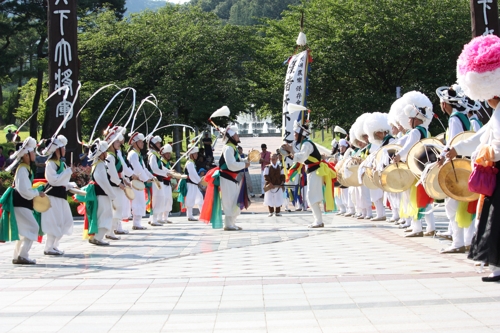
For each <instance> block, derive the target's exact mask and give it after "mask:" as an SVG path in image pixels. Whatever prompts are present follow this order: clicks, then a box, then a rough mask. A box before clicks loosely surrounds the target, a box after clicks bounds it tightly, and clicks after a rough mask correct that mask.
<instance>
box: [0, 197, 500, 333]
mask: <svg viewBox="0 0 500 333" xmlns="http://www.w3.org/2000/svg"><path fill="white" fill-rule="evenodd" d="M254 205H256V206H257V205H262V203H255V204H254ZM439 216H440V217H439V219H438V220H440V221H441V222H442V221H444V216H443V212H442V210H441V211H439ZM311 218H312V216H311V214H310V212H302V213H299V212H292V213H286V214H285V215H284V216H283V217H272V218H269V217H267V215H265V214H243V215H241V216H240V218H239V221H240V222H239V225H241V226H242V227H243V231H241V232H224V231H222V230H213V229H211V227H210V226H207V225H205V224H203V223H201V222H188V221H187V219H186V218H185V217H174V218H172V219H173V221H174V223H173V224H171V225H165V226H163V227H156V228H154V229H153V228H149V229H148V230H144V231H134V232H133V233H130V234H129V235H126V236H123V237H122V240H120V241H114V242H113V243H112V244H111V246H108V247H97V246H93V245H90V244H89V243H87V242H86V241H84V240H82V237H81V232H82V225H83V223H82V221H75V231H74V234H73V236H70V237H66V238H64V239H63V242H62V244H61V247H62V248H64V250H66V254H65V255H64V256H63V257H49V256H44V255H43V254H42V253H43V244H38V243H37V244H35V245H34V247H33V249H32V251H31V253H32V257H33V258H35V259H37V262H38V264H37V265H36V266H13V265H12V264H11V255H12V250H13V244H10V243H8V244H4V245H1V246H0V251H1V252H0V258H1V259H0V265H1V268H2V269H1V270H0V279H1V280H0V332H492V331H500V318H499V316H498V311H499V310H500V288H499V287H498V284H496V283H484V282H481V280H480V277H481V276H484V275H486V274H487V273H481V274H478V270H479V269H480V268H477V267H475V266H474V265H473V264H472V263H471V262H470V261H468V260H466V258H465V255H464V254H453V255H441V254H439V253H438V251H439V249H441V248H442V247H445V246H446V245H447V242H445V241H440V240H438V239H437V238H427V237H426V238H412V239H408V238H406V239H405V238H403V232H402V231H401V230H399V229H397V228H396V227H395V226H394V225H392V224H390V223H387V222H376V223H375V222H370V221H360V220H355V219H351V218H344V217H336V216H334V215H333V214H327V215H325V222H326V227H325V228H323V229H314V230H311V229H307V227H306V225H307V223H308V222H310V220H311ZM127 228H130V226H127Z"/></svg>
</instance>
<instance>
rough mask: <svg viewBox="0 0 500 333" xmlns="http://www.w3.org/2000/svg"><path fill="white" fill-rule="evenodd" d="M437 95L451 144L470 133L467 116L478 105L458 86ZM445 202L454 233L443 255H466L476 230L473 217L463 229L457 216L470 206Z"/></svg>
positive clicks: (442, 158) (439, 89)
mask: <svg viewBox="0 0 500 333" xmlns="http://www.w3.org/2000/svg"><path fill="white" fill-rule="evenodd" d="M436 94H437V95H438V96H439V99H440V102H441V110H442V111H443V113H445V114H446V115H447V116H448V117H449V119H448V129H447V131H446V142H450V141H451V139H453V138H454V137H455V136H457V135H458V134H460V133H463V132H464V131H470V130H471V129H472V123H471V122H470V120H469V117H468V116H467V115H468V113H469V111H470V110H471V109H474V108H476V109H477V105H478V103H477V104H476V103H475V102H473V101H471V100H470V99H469V98H468V97H467V96H465V95H464V94H463V91H462V88H461V87H460V86H459V85H457V84H454V85H452V86H451V87H440V88H438V89H437V90H436ZM445 154H446V150H445V151H443V153H442V156H441V159H440V161H439V162H438V164H439V165H442V164H443V163H444V161H445V158H444V155H445ZM444 201H445V211H446V216H447V217H448V219H449V230H450V231H451V233H452V243H451V246H449V247H447V248H445V249H442V250H441V253H465V251H466V249H467V248H468V247H470V245H471V242H472V237H474V233H475V231H476V228H475V224H474V223H473V221H472V216H471V218H470V221H469V222H470V225H469V226H468V227H466V228H463V227H460V226H459V225H458V223H457V218H456V215H457V210H458V208H459V205H468V203H466V202H459V201H457V200H455V199H452V198H446V199H445V200H444ZM441 235H443V234H441V233H439V234H438V236H441ZM444 235H445V236H446V235H447V234H446V233H445V234H444ZM446 238H447V237H446Z"/></svg>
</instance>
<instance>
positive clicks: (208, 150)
mask: <svg viewBox="0 0 500 333" xmlns="http://www.w3.org/2000/svg"><path fill="white" fill-rule="evenodd" d="M201 142H203V149H205V157H207V158H208V157H214V152H213V150H212V137H211V136H210V133H208V132H205V136H204V137H203V139H201Z"/></svg>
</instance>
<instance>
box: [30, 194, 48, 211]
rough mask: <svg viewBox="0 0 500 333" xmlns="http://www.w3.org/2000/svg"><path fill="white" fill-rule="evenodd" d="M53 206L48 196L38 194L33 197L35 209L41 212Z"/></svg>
mask: <svg viewBox="0 0 500 333" xmlns="http://www.w3.org/2000/svg"><path fill="white" fill-rule="evenodd" d="M50 207H52V206H51V204H50V199H49V197H48V196H44V197H41V196H37V197H34V198H33V209H34V210H36V211H37V212H39V213H45V212H46V211H48V210H49V208H50Z"/></svg>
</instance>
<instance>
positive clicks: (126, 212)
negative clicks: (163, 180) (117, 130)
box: [115, 135, 135, 235]
mask: <svg viewBox="0 0 500 333" xmlns="http://www.w3.org/2000/svg"><path fill="white" fill-rule="evenodd" d="M123 136H124V138H123V140H121V144H122V147H123V144H124V142H125V135H123ZM116 156H117V157H118V158H119V159H120V162H121V164H122V168H123V172H122V180H123V181H124V183H125V185H127V186H128V187H130V180H131V179H135V176H134V170H133V169H132V168H131V167H130V166H129V164H128V160H127V159H126V158H124V157H123V152H122V149H119V150H117V151H116ZM121 201H122V204H121V206H122V215H121V221H120V222H118V224H117V225H116V230H115V234H117V235H126V234H128V233H129V231H128V230H125V229H123V224H122V222H126V223H127V222H128V219H129V217H130V214H131V205H130V200H129V199H128V198H127V196H126V195H125V193H123V195H122V196H121Z"/></svg>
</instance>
